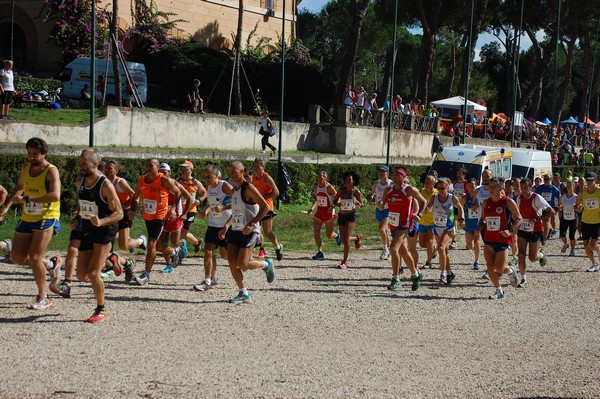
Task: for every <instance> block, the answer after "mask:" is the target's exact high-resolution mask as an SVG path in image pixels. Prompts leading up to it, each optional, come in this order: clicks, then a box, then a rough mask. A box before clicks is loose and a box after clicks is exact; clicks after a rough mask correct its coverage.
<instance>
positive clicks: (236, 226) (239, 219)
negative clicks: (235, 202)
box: [231, 212, 246, 231]
mask: <svg viewBox="0 0 600 399" xmlns="http://www.w3.org/2000/svg"><path fill="white" fill-rule="evenodd" d="M231 221H232V223H231V229H232V230H236V231H242V230H244V227H246V224H245V223H244V214H243V213H242V212H234V214H233V215H232V216H231Z"/></svg>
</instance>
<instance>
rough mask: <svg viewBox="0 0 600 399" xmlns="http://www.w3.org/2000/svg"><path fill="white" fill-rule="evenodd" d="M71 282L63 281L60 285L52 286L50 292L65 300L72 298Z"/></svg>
mask: <svg viewBox="0 0 600 399" xmlns="http://www.w3.org/2000/svg"><path fill="white" fill-rule="evenodd" d="M71 284H72V283H71V282H70V281H67V280H63V281H61V283H60V284H58V285H54V284H50V287H49V288H50V291H52V292H54V293H55V294H58V295H60V296H62V297H63V298H71Z"/></svg>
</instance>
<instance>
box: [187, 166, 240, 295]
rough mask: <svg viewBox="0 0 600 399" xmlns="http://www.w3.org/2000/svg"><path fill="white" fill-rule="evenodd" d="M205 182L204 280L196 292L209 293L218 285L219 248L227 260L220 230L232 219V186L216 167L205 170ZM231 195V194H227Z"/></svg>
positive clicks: (201, 214) (196, 287)
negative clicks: (222, 178) (223, 178)
mask: <svg viewBox="0 0 600 399" xmlns="http://www.w3.org/2000/svg"><path fill="white" fill-rule="evenodd" d="M203 175H204V180H205V181H206V187H207V189H208V195H207V201H208V206H207V207H206V209H204V210H203V211H201V212H200V217H201V218H202V219H205V218H206V217H208V228H207V229H206V234H205V236H204V280H202V282H200V284H196V285H194V289H195V290H196V291H209V290H211V289H212V288H213V286H214V285H216V283H217V255H216V253H215V249H216V248H219V254H220V255H221V258H222V259H227V241H225V240H224V239H221V238H219V230H221V229H222V228H223V226H225V225H226V224H227V221H228V220H229V218H230V217H231V209H230V208H231V196H230V195H231V193H233V187H232V186H231V184H229V183H227V182H226V181H224V180H221V171H220V170H219V168H217V167H216V166H215V165H208V166H207V167H206V168H205V169H204V173H203ZM226 193H229V194H226Z"/></svg>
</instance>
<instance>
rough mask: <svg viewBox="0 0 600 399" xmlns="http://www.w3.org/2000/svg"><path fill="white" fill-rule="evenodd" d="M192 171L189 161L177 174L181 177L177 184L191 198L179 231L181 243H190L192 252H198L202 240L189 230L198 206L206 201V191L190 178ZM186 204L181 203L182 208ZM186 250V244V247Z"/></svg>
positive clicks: (184, 163)
mask: <svg viewBox="0 0 600 399" xmlns="http://www.w3.org/2000/svg"><path fill="white" fill-rule="evenodd" d="M193 171H194V164H193V163H192V162H191V161H184V162H183V163H182V164H181V165H179V174H180V175H181V177H180V178H179V179H177V182H178V183H179V184H181V185H182V186H183V187H184V188H185V189H186V190H187V192H188V193H190V195H191V197H192V203H193V204H192V207H191V208H190V210H189V212H188V213H187V215H186V219H185V220H184V221H183V228H182V230H181V239H182V241H186V242H190V243H192V245H193V246H194V252H196V253H198V252H200V248H201V246H202V239H201V238H196V237H195V236H194V235H193V234H192V233H190V229H191V228H192V223H194V220H196V215H197V214H198V205H200V204H201V203H202V201H204V200H205V199H206V189H205V188H204V186H203V185H202V182H200V181H199V180H197V179H195V178H194V177H193V176H192V172H193ZM186 205H187V204H186V203H185V202H184V203H183V207H184V208H185V207H186ZM185 247H186V248H187V243H186V246H185Z"/></svg>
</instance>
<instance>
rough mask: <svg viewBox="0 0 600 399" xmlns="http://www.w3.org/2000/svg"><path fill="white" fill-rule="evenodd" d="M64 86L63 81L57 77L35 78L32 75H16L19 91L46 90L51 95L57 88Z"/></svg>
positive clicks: (16, 86) (16, 87)
mask: <svg viewBox="0 0 600 399" xmlns="http://www.w3.org/2000/svg"><path fill="white" fill-rule="evenodd" d="M59 87H62V82H61V81H60V80H56V79H42V78H33V77H30V76H15V89H16V91H18V92H19V93H22V92H25V91H28V92H39V91H42V90H46V91H47V92H48V94H49V95H52V93H54V92H55V91H56V89H57V88H59Z"/></svg>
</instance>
